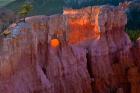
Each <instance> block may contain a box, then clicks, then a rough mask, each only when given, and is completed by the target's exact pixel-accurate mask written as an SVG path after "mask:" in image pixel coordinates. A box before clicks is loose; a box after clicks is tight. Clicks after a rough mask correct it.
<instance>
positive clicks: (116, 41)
mask: <svg viewBox="0 0 140 93" xmlns="http://www.w3.org/2000/svg"><path fill="white" fill-rule="evenodd" d="M26 22H27V23H22V25H21V23H19V24H18V25H17V26H18V27H15V28H14V30H13V32H14V31H15V30H16V32H17V30H19V32H20V34H17V36H16V37H15V34H14V37H13V35H12V34H11V36H10V37H12V38H4V39H2V40H1V42H0V43H1V48H0V49H1V50H0V92H1V93H139V91H140V90H139V86H140V84H139V81H140V72H139V67H140V61H139V57H140V42H139V40H138V41H137V43H136V44H134V45H133V44H132V43H131V41H130V39H129V37H128V35H127V34H126V33H125V32H124V29H125V25H126V23H127V18H126V15H125V13H124V12H123V10H122V9H121V8H120V7H113V6H100V7H97V6H96V7H87V8H84V9H79V10H65V11H64V14H63V15H53V16H34V17H29V18H27V19H26ZM13 32H12V33H13ZM54 38H57V39H58V40H59V41H60V42H61V44H60V46H58V47H56V48H54V47H52V46H51V45H50V40H51V39H54Z"/></svg>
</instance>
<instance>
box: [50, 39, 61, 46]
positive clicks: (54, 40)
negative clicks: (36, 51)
mask: <svg viewBox="0 0 140 93" xmlns="http://www.w3.org/2000/svg"><path fill="white" fill-rule="evenodd" d="M50 43H51V46H52V47H58V46H59V45H60V41H59V40H58V39H52V40H51V42H50Z"/></svg>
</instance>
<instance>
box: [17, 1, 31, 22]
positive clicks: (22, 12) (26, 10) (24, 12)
mask: <svg viewBox="0 0 140 93" xmlns="http://www.w3.org/2000/svg"><path fill="white" fill-rule="evenodd" d="M32 8H33V7H32V4H30V3H25V4H23V5H22V6H21V7H20V10H19V11H18V15H19V17H20V18H21V20H20V21H24V22H25V17H26V16H27V15H28V14H29V13H30V12H31V10H32Z"/></svg>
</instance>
